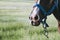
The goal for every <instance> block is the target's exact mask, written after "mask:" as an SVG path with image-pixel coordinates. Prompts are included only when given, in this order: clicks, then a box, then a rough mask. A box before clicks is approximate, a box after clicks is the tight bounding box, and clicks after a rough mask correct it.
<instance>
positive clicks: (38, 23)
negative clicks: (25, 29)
mask: <svg viewBox="0 0 60 40" xmlns="http://www.w3.org/2000/svg"><path fill="white" fill-rule="evenodd" d="M31 24H32V26H39V25H40V22H39V21H37V22H33V21H31Z"/></svg>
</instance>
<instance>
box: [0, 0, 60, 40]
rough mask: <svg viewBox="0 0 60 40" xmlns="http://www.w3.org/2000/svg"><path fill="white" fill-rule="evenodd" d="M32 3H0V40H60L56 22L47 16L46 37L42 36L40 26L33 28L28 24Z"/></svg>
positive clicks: (51, 16)
mask: <svg viewBox="0 0 60 40" xmlns="http://www.w3.org/2000/svg"><path fill="white" fill-rule="evenodd" d="M33 4H34V1H28V2H27V1H24V2H23V1H21V2H20V1H19V2H18V1H17V2H11V1H10V2H7V1H4V0H3V1H0V40H60V34H59V33H58V30H57V21H56V19H55V18H54V16H53V15H50V16H48V19H47V23H48V24H49V26H50V27H49V28H48V32H49V34H48V36H49V38H46V37H45V36H44V35H43V32H44V31H43V27H42V25H40V26H38V27H35V26H31V24H30V22H29V14H30V12H31V10H32V5H33Z"/></svg>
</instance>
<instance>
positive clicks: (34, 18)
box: [29, 6, 44, 26]
mask: <svg viewBox="0 0 60 40" xmlns="http://www.w3.org/2000/svg"><path fill="white" fill-rule="evenodd" d="M43 18H44V15H43V14H42V12H41V11H40V10H39V8H38V7H37V6H35V7H34V8H33V10H32V12H31V14H30V16H29V19H30V20H31V24H32V25H33V26H38V25H39V24H40V22H41V21H42V19H43Z"/></svg>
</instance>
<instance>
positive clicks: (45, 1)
mask: <svg viewBox="0 0 60 40" xmlns="http://www.w3.org/2000/svg"><path fill="white" fill-rule="evenodd" d="M56 1H57V5H56V6H57V7H56V8H55V9H54V10H53V11H52V12H51V13H50V14H53V15H54V17H55V18H56V20H57V22H58V31H59V33H60V12H59V11H60V3H59V2H60V0H56ZM36 3H38V4H39V5H41V6H42V7H43V9H44V10H45V11H46V12H48V10H50V9H51V8H52V6H53V5H54V4H55V1H54V0H38V1H37V2H36ZM41 6H39V7H37V6H36V5H35V6H33V10H32V11H31V14H30V15H29V19H30V20H31V24H32V25H33V26H39V25H40V23H41V21H42V20H43V19H44V18H47V16H46V15H45V14H44V13H43V11H41V10H40V7H41ZM47 14H48V13H47ZM47 26H48V25H47Z"/></svg>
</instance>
